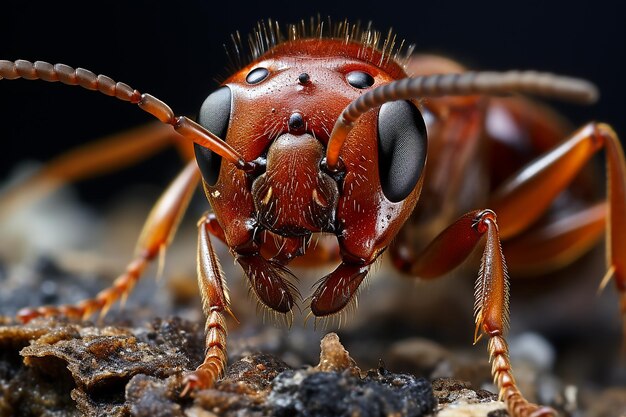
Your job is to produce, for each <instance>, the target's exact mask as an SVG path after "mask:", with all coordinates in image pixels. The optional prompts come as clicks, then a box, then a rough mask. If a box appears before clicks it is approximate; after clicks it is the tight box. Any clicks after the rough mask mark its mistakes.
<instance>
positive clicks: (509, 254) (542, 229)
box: [502, 202, 608, 275]
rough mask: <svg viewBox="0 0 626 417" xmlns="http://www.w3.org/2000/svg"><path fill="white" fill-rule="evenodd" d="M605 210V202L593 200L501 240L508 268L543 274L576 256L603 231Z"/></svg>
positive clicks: (588, 248)
mask: <svg viewBox="0 0 626 417" xmlns="http://www.w3.org/2000/svg"><path fill="white" fill-rule="evenodd" d="M607 211H608V210H607V204H606V202H601V203H596V204H594V205H592V206H589V207H587V208H584V209H582V210H580V211H577V212H574V213H571V214H567V215H565V216H561V217H559V218H557V219H556V220H554V221H550V222H547V223H546V224H545V225H542V226H533V227H532V228H531V229H530V230H527V231H525V232H524V233H522V234H520V235H519V236H515V237H513V238H511V239H510V240H507V241H504V242H502V249H503V250H504V253H505V254H506V263H507V265H508V266H509V270H511V271H515V273H516V274H522V275H524V274H530V275H533V274H537V273H543V274H545V273H547V272H550V271H553V270H557V269H560V268H562V267H564V266H566V265H568V264H570V263H571V262H572V261H573V260H575V259H578V258H580V256H582V255H583V254H584V253H586V252H588V251H589V250H590V249H591V248H592V247H593V246H595V245H596V244H597V243H598V240H599V239H600V237H602V235H603V234H604V232H605V229H606V222H607Z"/></svg>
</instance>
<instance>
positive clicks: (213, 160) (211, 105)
mask: <svg viewBox="0 0 626 417" xmlns="http://www.w3.org/2000/svg"><path fill="white" fill-rule="evenodd" d="M231 100H232V97H231V92H230V88H228V87H226V86H224V87H222V88H220V89H218V90H215V91H214V92H213V93H211V94H210V95H209V96H208V97H207V98H206V100H204V103H202V107H200V114H199V115H198V122H199V123H200V124H201V125H202V126H203V127H205V128H207V129H208V130H209V131H210V132H211V133H214V134H216V135H217V136H219V137H220V138H221V139H222V140H226V133H228V123H229V122H230V108H231ZM193 146H194V150H195V153H196V161H197V162H198V167H199V168H200V172H201V173H202V178H204V181H205V182H206V183H207V184H208V185H215V183H216V182H217V177H218V176H219V173H220V166H221V164H222V157H220V156H219V155H218V154H216V153H214V152H213V151H211V150H209V149H207V148H205V147H203V146H200V145H198V144H197V143H194V144H193Z"/></svg>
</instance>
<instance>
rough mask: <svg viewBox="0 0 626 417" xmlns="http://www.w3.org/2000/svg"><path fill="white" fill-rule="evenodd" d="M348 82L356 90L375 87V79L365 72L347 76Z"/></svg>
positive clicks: (352, 73)
mask: <svg viewBox="0 0 626 417" xmlns="http://www.w3.org/2000/svg"><path fill="white" fill-rule="evenodd" d="M346 80H348V84H350V85H351V86H352V87H354V88H360V89H364V88H369V87H371V86H373V85H374V77H372V76H371V75H369V74H368V73H367V72H363V71H352V72H349V73H348V75H346Z"/></svg>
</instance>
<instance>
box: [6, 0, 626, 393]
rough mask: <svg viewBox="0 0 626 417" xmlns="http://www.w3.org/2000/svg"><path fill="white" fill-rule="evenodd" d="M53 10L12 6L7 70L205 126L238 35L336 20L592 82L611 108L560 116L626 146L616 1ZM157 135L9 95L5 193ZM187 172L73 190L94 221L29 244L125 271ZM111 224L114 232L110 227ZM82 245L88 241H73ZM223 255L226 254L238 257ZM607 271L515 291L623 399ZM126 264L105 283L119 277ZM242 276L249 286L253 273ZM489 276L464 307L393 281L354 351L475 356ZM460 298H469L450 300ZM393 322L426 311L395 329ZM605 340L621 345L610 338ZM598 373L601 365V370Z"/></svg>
mask: <svg viewBox="0 0 626 417" xmlns="http://www.w3.org/2000/svg"><path fill="white" fill-rule="evenodd" d="M37 3H38V2H10V3H9V4H8V5H3V7H2V13H1V14H0V59H8V60H16V59H27V60H31V61H35V60H44V61H48V62H51V63H57V62H61V63H65V64H68V65H70V66H74V67H78V66H80V67H84V68H87V69H90V70H92V71H93V72H95V73H97V74H105V75H108V76H110V77H112V78H113V79H115V80H116V81H122V82H125V83H127V84H129V85H130V86H132V87H133V88H136V89H138V90H140V91H141V92H146V93H150V94H153V95H154V96H156V97H158V98H160V99H162V100H163V101H165V102H166V103H168V104H169V105H170V106H171V107H172V108H173V109H174V111H175V112H176V113H177V114H186V115H194V114H195V112H196V111H197V109H198V108H199V106H200V104H201V103H202V101H203V100H204V98H205V97H206V96H207V95H208V94H209V93H210V92H211V91H212V90H214V89H215V88H216V87H217V85H218V84H217V82H216V81H215V79H216V78H218V77H221V76H223V75H225V74H226V73H225V70H224V69H225V66H226V64H227V62H228V61H227V59H226V54H225V53H224V47H223V44H224V43H227V42H228V41H229V36H230V34H231V33H234V32H235V31H237V30H238V31H240V32H241V34H242V35H243V36H246V35H247V33H249V32H250V31H251V30H252V28H253V27H254V26H255V24H256V23H257V21H258V20H260V19H267V18H273V19H277V20H278V21H279V22H280V23H282V24H285V23H291V22H295V21H299V20H300V19H308V18H309V17H311V16H315V15H317V14H320V16H322V17H325V16H330V17H331V18H332V19H334V20H343V19H344V18H348V19H349V20H350V21H357V20H360V21H361V22H362V23H367V22H368V21H372V22H373V26H374V27H375V28H376V29H378V30H381V31H382V32H386V31H387V30H388V29H389V28H393V29H394V31H395V32H396V33H397V34H398V36H399V37H400V38H404V39H406V41H407V42H408V43H414V44H415V45H416V51H418V52H425V53H438V54H443V55H446V56H449V57H451V58H454V59H457V60H459V61H460V62H462V63H464V64H465V65H466V66H468V67H469V68H472V69H485V70H507V69H535V70H541V71H549V72H554V73H560V74H565V75H570V76H577V77H583V78H586V79H589V80H591V81H593V82H594V83H596V84H597V85H598V87H599V89H600V92H601V97H600V100H599V102H598V103H597V104H595V105H592V106H586V107H580V106H575V105H570V104H563V103H553V104H554V106H555V107H557V108H558V109H559V110H561V111H562V112H563V114H564V115H565V116H566V117H568V118H569V119H570V120H571V121H572V123H573V125H575V126H578V125H582V124H584V123H586V122H588V121H591V120H599V121H604V122H607V123H610V124H611V125H612V126H613V127H614V128H615V129H616V131H617V132H618V134H621V135H622V137H623V138H626V120H625V117H624V115H625V114H626V98H625V97H626V87H625V83H624V81H623V74H625V73H626V63H625V59H626V43H625V41H624V40H625V39H626V33H625V32H626V25H624V24H623V14H622V13H621V11H620V10H621V8H620V7H619V5H618V4H617V3H616V2H611V1H608V0H599V1H595V2H587V3H586V4H582V2H574V3H570V2H548V1H526V2H523V3H522V2H518V3H504V2H496V1H483V2H407V3H406V4H398V2H393V3H390V2H380V1H369V0H367V1H360V2H358V3H354V2H346V3H345V4H343V3H342V4H340V2H337V1H333V2H331V1H327V0H317V1H311V2H294V1H282V0H281V1H276V0H275V1H272V2H255V3H250V4H246V3H242V2H232V1H231V2H208V1H205V0H193V1H192V0H179V1H176V2H158V1H148V0H143V1H119V2H98V4H97V5H95V6H94V5H93V4H86V3H85V4H81V3H78V2H72V1H68V2H62V3H57V2H40V3H41V4H37ZM579 3H580V4H579ZM151 120H152V119H151V117H150V116H149V115H147V114H146V113H144V112H142V111H140V110H139V109H137V108H135V107H134V106H132V105H129V104H125V103H122V102H120V101H118V100H114V99H111V98H109V97H106V96H104V95H100V94H96V93H92V92H88V91H86V90H83V89H80V88H78V87H68V86H64V85H61V84H59V83H56V84H49V83H44V82H41V81H37V82H32V81H25V80H17V81H10V82H9V81H2V82H0V126H1V127H0V143H2V151H0V184H2V183H3V182H4V181H5V180H6V179H8V178H11V177H15V176H16V175H17V176H19V175H20V172H23V171H24V170H28V169H30V168H29V167H32V166H34V165H36V164H38V163H41V162H44V161H46V160H49V159H50V158H51V157H53V156H54V155H58V154H59V153H61V152H62V151H65V150H68V149H71V148H72V147H74V146H78V145H80V144H82V143H85V142H87V141H89V140H92V139H94V138H98V137H101V136H105V135H109V134H113V133H118V132H120V131H124V130H125V129H128V128H131V127H134V126H138V125H140V124H142V123H145V122H147V121H151ZM181 167H182V163H181V162H180V159H179V157H178V155H177V154H176V153H175V152H174V151H169V152H163V153H161V154H159V155H158V156H155V157H153V158H150V159H149V160H148V161H146V162H144V163H142V164H140V165H138V166H136V167H133V168H129V169H126V170H124V171H121V172H119V173H115V174H113V175H108V176H106V177H104V178H98V179H94V180H90V181H86V182H82V183H79V184H76V186H75V187H72V188H71V190H70V191H67V190H66V192H67V193H69V194H66V195H69V196H70V197H71V201H72V202H74V203H78V204H79V205H80V206H81V207H83V208H84V209H86V213H85V212H80V213H79V212H75V211H72V209H71V208H68V207H69V206H67V205H64V204H65V203H55V202H54V201H53V202H52V203H51V204H52V205H48V206H40V209H39V211H33V212H29V211H26V210H25V211H24V213H22V217H21V220H20V221H19V222H18V221H15V222H13V223H14V224H13V225H14V226H15V225H19V226H16V227H17V228H18V229H20V230H21V233H22V234H24V233H25V232H24V230H27V232H26V233H27V234H28V237H29V238H30V239H33V240H35V241H42V240H43V241H48V247H52V248H54V246H55V245H58V243H55V242H58V241H59V239H61V240H62V239H65V238H67V239H69V241H70V243H69V245H70V246H72V245H73V246H74V247H80V246H81V245H82V246H83V249H84V248H85V247H91V248H94V251H96V252H97V251H100V252H97V253H100V254H102V253H106V254H115V256H118V260H117V262H118V264H121V265H124V263H125V262H126V261H127V260H128V256H130V253H131V252H132V249H133V245H134V241H135V236H137V234H138V232H139V230H140V227H141V222H142V218H143V217H144V216H145V213H147V210H148V209H149V207H150V205H151V203H152V202H153V201H154V200H155V199H156V197H157V196H158V194H159V191H160V190H162V189H163V187H164V186H165V185H166V184H167V183H168V182H169V180H171V179H172V178H173V177H174V176H175V175H176V173H177V172H178V171H179V170H180V168H181ZM0 186H1V185H0ZM139 191H140V192H139ZM130 202H132V204H131V203H130ZM41 207H43V208H41ZM71 207H74V206H71ZM206 209H207V206H206V203H205V202H204V201H203V200H202V196H201V195H199V196H198V198H197V201H196V203H194V205H193V206H192V208H191V210H190V215H189V216H188V220H187V221H186V223H184V224H183V230H182V234H183V236H187V237H185V238H183V237H179V238H177V240H176V241H175V245H173V247H172V249H171V251H170V253H169V254H168V258H167V259H168V263H167V267H168V268H169V269H168V270H169V271H175V270H176V269H177V267H176V265H177V262H178V265H183V266H182V267H180V268H181V269H183V270H184V273H182V274H181V275H185V276H186V278H184V279H183V278H181V279H183V281H184V280H185V279H186V280H187V282H189V280H191V281H193V280H194V279H195V278H194V277H193V274H194V270H195V266H194V257H195V254H194V252H195V232H194V223H195V219H197V218H198V217H199V216H200V215H201V213H202V212H203V211H204V210H206ZM62 213H65V214H62ZM56 214H59V217H58V218H57V217H55V219H58V220H55V222H56V223H57V225H58V226H60V227H61V229H60V230H59V231H56V232H52V233H51V234H52V236H51V237H47V236H46V234H45V233H44V232H43V231H44V230H47V229H44V228H45V227H47V226H44V225H40V224H39V223H38V218H39V217H41V216H44V217H45V216H50V217H51V218H52V216H53V215H56ZM102 216H107V217H106V219H105V220H102ZM112 220H114V221H112ZM27 226H29V227H27ZM81 228H83V229H82V230H83V235H82V236H80V235H81V233H80V230H78V231H76V230H77V229H81ZM85 230H86V231H88V232H87V234H90V235H92V234H96V233H98V234H99V235H100V236H101V237H100V238H97V242H98V243H94V241H93V239H94V236H89V238H90V239H91V240H90V239H86V238H85V236H84V231H85ZM74 232H76V234H77V235H78V236H76V237H72V236H71V235H72V234H73V233H74ZM6 236H7V234H6V233H5V234H4V236H2V237H0V241H2V242H3V244H4V245H3V246H4V247H5V248H6V247H8V248H9V249H15V244H14V243H13V242H15V241H14V240H10V239H8V238H6ZM113 238H116V240H112V242H113V243H109V244H108V249H102V248H107V246H106V244H105V243H103V242H108V241H109V240H111V239H113ZM72 239H73V240H72ZM90 245H91V246H90ZM98 245H101V246H98ZM102 245H105V246H102ZM95 248H97V249H95ZM220 250H221V251H222V252H226V251H225V248H220ZM103 251H104V252H103ZM107 251H108V252H107ZM107 256H109V255H107ZM115 256H114V255H110V257H113V258H115ZM225 256H228V255H227V254H226V255H225ZM602 256H603V255H602V250H601V248H599V249H597V250H595V251H594V253H592V254H591V255H589V256H588V257H587V258H585V259H584V260H582V261H581V262H579V263H577V264H576V265H575V266H574V267H573V268H571V269H569V270H568V271H566V272H565V274H562V276H561V278H560V279H559V280H558V285H559V286H560V287H558V288H557V289H554V288H553V287H554V286H550V291H548V292H547V293H546V294H544V291H543V286H544V283H543V282H540V283H534V284H530V285H526V284H524V283H521V282H518V283H515V282H514V284H513V290H514V293H513V306H512V311H513V332H514V334H516V333H520V334H521V333H523V332H524V331H525V330H529V329H532V330H535V331H537V332H540V333H542V334H543V336H544V337H547V338H548V339H549V340H550V342H551V343H552V346H554V347H555V348H556V349H557V352H558V353H559V354H560V355H561V356H567V355H568V354H569V353H567V352H570V350H567V349H566V348H567V347H568V346H577V347H578V350H579V351H583V353H584V355H583V358H585V360H584V361H582V362H581V361H580V359H578V358H579V356H576V355H575V354H572V355H573V356H572V359H571V360H570V362H565V364H564V365H562V366H563V368H562V369H561V370H560V371H559V372H561V375H563V373H567V372H570V371H571V369H570V368H572V366H571V364H572V363H575V364H576V367H578V368H580V369H581V372H582V373H583V375H585V376H586V377H590V376H591V377H593V378H595V379H597V380H600V379H604V380H605V382H606V380H608V381H609V382H610V383H615V382H616V381H617V382H619V383H623V382H624V380H625V378H624V371H623V369H624V368H623V364H622V365H621V366H622V368H621V369H622V371H617V370H616V369H618V366H617V362H616V361H617V358H618V356H619V354H618V351H619V344H620V339H621V325H620V323H619V318H618V316H617V299H616V297H615V294H614V290H613V288H612V286H610V288H609V289H608V290H607V294H605V295H603V296H602V297H601V298H600V297H595V296H594V294H595V289H596V287H597V284H598V283H599V280H600V279H601V277H602V274H603V269H602V262H603V258H602ZM70 263H71V262H70ZM222 263H223V264H224V265H226V266H228V267H230V266H231V265H232V262H231V261H230V259H223V262H222ZM118 264H115V265H113V266H111V265H108V264H107V265H105V267H106V268H109V270H110V271H114V270H115V269H116V268H119V266H117V265H118ZM233 271H236V272H235V273H236V274H240V272H239V271H240V270H239V269H235V270H233ZM166 275H167V273H166ZM174 275H175V274H174ZM475 275H476V270H475V269H474V270H470V272H469V276H470V277H471V279H465V280H464V281H463V282H464V286H463V287H462V288H463V291H467V292H462V291H459V288H458V287H457V286H456V284H455V283H459V282H461V281H459V280H457V281H454V278H451V279H450V280H448V281H447V282H446V281H445V280H444V281H443V282H439V283H434V284H433V285H431V284H430V283H425V284H424V285H421V286H419V287H416V286H415V284H414V283H412V282H409V281H408V280H402V279H394V280H385V283H383V284H381V285H383V286H385V287H388V288H387V289H384V288H383V289H378V288H376V289H375V290H374V291H372V289H370V290H369V291H366V292H364V295H363V298H362V301H361V303H360V304H361V307H360V309H361V310H363V311H370V313H361V312H359V313H358V314H357V317H356V319H355V320H354V321H353V323H354V324H353V326H354V327H356V328H359V327H361V328H365V332H366V335H367V336H366V337H367V339H366V340H367V341H368V342H367V343H364V344H360V345H359V342H358V341H359V340H363V339H362V336H356V337H352V338H351V336H350V334H346V336H345V337H346V338H347V339H346V340H348V342H350V341H352V343H351V348H352V349H353V350H355V351H359V350H360V351H361V354H362V355H363V357H364V358H367V360H371V361H375V358H374V357H373V356H374V355H376V354H377V353H378V352H380V350H376V349H373V350H372V349H370V347H372V346H375V345H374V344H375V342H376V340H378V341H379V342H380V341H383V340H385V339H384V337H388V338H390V339H396V340H397V339H398V338H402V337H409V336H411V335H415V334H421V335H427V336H433V337H434V338H435V339H438V341H439V342H441V343H444V344H445V343H446V340H445V339H450V340H451V341H453V342H458V343H459V344H460V345H464V346H467V347H469V348H471V343H470V342H471V337H472V332H473V320H472V317H471V305H472V303H473V299H472V291H471V287H472V281H473V277H475ZM319 276H320V275H319V274H318V273H316V274H313V276H312V277H311V278H310V279H306V281H305V279H303V281H305V282H306V284H305V285H304V286H303V288H305V292H307V291H306V289H308V288H309V286H310V285H312V283H313V282H315V280H316V278H317V277H319ZM570 278H572V279H570ZM168 279H169V277H168ZM461 279H462V278H461ZM145 281H146V282H148V281H150V282H152V280H145ZM572 282H578V283H579V284H580V285H579V287H580V288H577V289H576V290H575V291H574V290H568V288H570V287H572ZM309 283H310V284H309ZM451 283H452V286H453V287H455V288H454V289H456V292H455V291H454V290H453V291H451V290H450V284H451ZM466 284H467V285H466ZM146 285H147V284H146ZM168 285H170V284H168ZM429 285H430V286H429ZM231 287H234V289H233V291H234V292H237V291H240V293H241V294H245V288H244V289H243V290H242V288H241V287H243V286H242V285H239V284H238V283H237V284H231ZM407 288H409V289H410V290H409V291H412V295H411V297H404V299H402V301H401V302H400V301H398V300H399V299H398V298H397V297H398V296H402V295H406V291H407ZM181 291H182V290H181ZM568 291H569V295H568ZM183 292H184V291H183ZM413 293H414V294H413ZM413 295H415V296H416V298H415V299H413V298H412V297H413ZM153 296H154V293H153V292H150V291H148V293H147V295H144V298H145V297H147V302H150V301H152V302H154V298H153ZM244 298H245V296H244ZM157 299H158V300H160V298H158V297H157ZM0 301H1V299H0ZM253 306H254V303H253V302H249V301H247V300H244V301H242V302H239V306H238V307H236V308H235V311H236V312H237V311H238V310H239V311H241V310H245V309H250V311H251V313H250V315H251V316H254V315H255V313H254V308H253ZM390 306H396V307H402V308H404V307H406V308H407V309H411V308H412V310H406V311H410V312H400V313H397V312H391V313H389V314H388V315H387V316H385V314H386V313H385V312H386V311H387V312H388V311H389V308H390ZM368 307H369V309H368ZM429 309H431V312H430V313H429ZM432 309H434V311H435V313H432ZM437 309H439V310H437ZM436 311H439V312H447V313H448V314H446V315H443V314H442V313H437V312H436ZM450 313H453V314H450ZM244 314H245V313H244ZM451 317H452V318H451ZM522 317H524V318H522ZM548 318H549V319H548ZM377 319H380V320H378V321H376V320H377ZM368 320H369V321H368ZM385 320H387V321H385ZM388 320H392V321H391V322H392V323H397V324H398V326H397V327H396V326H392V328H391V331H389V330H390V327H389V326H388V325H384V324H383V325H382V326H381V327H380V328H381V329H385V330H387V331H388V335H387V336H384V337H383V335H382V334H380V333H378V330H376V329H372V328H371V327H375V326H374V324H375V323H377V322H381V323H389V321H388ZM301 321H302V319H301V318H299V317H298V318H296V326H294V327H299V324H300V322H301ZM367 327H370V329H367ZM598 327H602V328H606V329H607V330H606V332H599V331H597V330H598ZM292 334H293V333H292ZM296 335H297V333H296ZM359 337H360V338H361V339H359ZM370 343H371V344H370ZM359 346H360V347H359ZM368 350H370V352H368ZM474 351H475V352H478V354H479V355H480V357H484V356H486V355H485V354H484V347H480V348H474ZM372 352H374V353H372ZM368 355H369V356H368ZM589 358H593V360H589V362H587V360H588V359H589ZM600 358H602V359H600ZM372 365H373V366H375V362H372ZM620 381H621V382H620Z"/></svg>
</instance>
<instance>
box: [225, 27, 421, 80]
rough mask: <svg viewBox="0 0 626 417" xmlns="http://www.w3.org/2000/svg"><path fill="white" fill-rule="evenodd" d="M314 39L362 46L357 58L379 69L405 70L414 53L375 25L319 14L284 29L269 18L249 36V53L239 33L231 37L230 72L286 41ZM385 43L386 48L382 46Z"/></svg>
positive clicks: (227, 49)
mask: <svg viewBox="0 0 626 417" xmlns="http://www.w3.org/2000/svg"><path fill="white" fill-rule="evenodd" d="M283 30H284V32H285V33H286V36H284V35H283ZM310 38H320V39H339V40H343V41H344V43H346V44H348V43H351V42H356V43H359V44H361V48H360V49H359V54H358V57H357V58H358V59H362V60H364V61H366V62H369V63H371V64H373V65H378V66H381V65H385V64H388V63H389V61H394V62H396V63H397V64H398V65H400V66H401V67H403V68H404V67H406V64H407V63H408V57H409V55H410V53H411V52H412V46H409V47H408V48H407V50H406V51H404V45H405V42H404V40H402V41H400V43H399V46H397V47H396V45H398V42H397V40H396V35H395V34H394V33H393V30H392V29H389V31H388V32H387V35H386V36H385V37H384V38H383V35H382V33H381V32H379V31H377V30H375V29H374V28H373V27H372V23H371V22H368V24H367V25H366V26H365V27H364V28H363V27H362V26H361V23H360V22H358V21H357V22H355V23H350V22H349V21H348V20H347V19H344V20H339V21H337V22H335V21H333V20H332V19H331V18H330V17H327V18H326V19H325V20H323V19H322V18H321V17H320V16H319V15H318V16H317V17H311V18H310V19H309V21H308V23H307V22H306V21H305V20H301V21H299V22H298V23H295V24H288V25H286V26H284V28H283V29H281V25H279V23H278V22H277V21H276V20H273V19H268V20H267V21H265V20H261V21H259V22H258V23H257V25H256V27H255V29H254V30H253V31H252V32H251V33H250V34H249V35H248V42H247V44H248V47H247V50H244V49H245V48H244V44H243V42H242V41H241V36H240V34H239V32H235V34H234V35H231V37H230V44H229V45H226V44H225V45H224V47H225V49H226V54H227V56H228V59H229V62H230V66H231V68H229V70H231V71H232V72H235V71H237V70H239V69H241V68H243V67H245V66H246V65H248V64H250V63H251V62H253V61H255V60H257V59H258V58H259V57H261V56H262V55H264V54H265V53H267V52H269V51H270V50H271V49H272V48H274V47H275V46H277V45H279V44H281V43H283V42H286V41H295V40H299V39H310ZM381 41H382V47H381V46H380V44H381ZM376 51H378V52H380V53H381V54H380V57H379V58H378V59H377V60H376V62H373V60H374V57H375V56H376V55H377V54H375V52H376Z"/></svg>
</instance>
